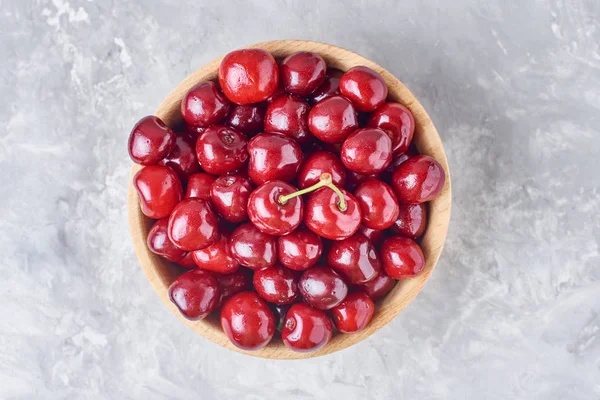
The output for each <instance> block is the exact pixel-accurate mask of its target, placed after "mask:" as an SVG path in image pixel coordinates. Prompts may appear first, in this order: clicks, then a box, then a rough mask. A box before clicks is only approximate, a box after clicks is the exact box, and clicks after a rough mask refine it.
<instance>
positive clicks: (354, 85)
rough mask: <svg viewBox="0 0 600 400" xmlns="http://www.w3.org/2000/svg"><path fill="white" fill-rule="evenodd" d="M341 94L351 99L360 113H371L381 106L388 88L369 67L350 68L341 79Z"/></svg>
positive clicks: (379, 76)
mask: <svg viewBox="0 0 600 400" xmlns="http://www.w3.org/2000/svg"><path fill="white" fill-rule="evenodd" d="M340 92H341V93H342V94H343V95H344V96H346V97H347V98H349V99H350V100H351V101H352V103H353V104H354V105H355V106H356V108H357V109H358V110H359V111H364V112H370V111H373V110H375V109H376V108H377V107H379V106H381V105H382V104H383V103H384V102H385V99H386V97H387V95H388V87H387V85H386V84H385V81H384V80H383V78H382V77H381V75H379V74H378V73H377V72H375V71H373V70H372V69H371V68H369V67H364V66H358V67H353V68H350V69H349V70H348V71H346V73H344V75H342V77H341V79H340Z"/></svg>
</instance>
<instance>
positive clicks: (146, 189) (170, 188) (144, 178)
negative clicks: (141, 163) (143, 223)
mask: <svg viewBox="0 0 600 400" xmlns="http://www.w3.org/2000/svg"><path fill="white" fill-rule="evenodd" d="M133 186H134V187H135V190H136V191H137V193H138V196H139V198H140V208H141V209H142V212H143V213H144V215H146V216H147V217H150V218H153V219H161V218H165V217H168V216H169V214H171V211H173V208H175V206H176V205H177V203H179V202H180V201H181V198H182V197H183V188H182V187H181V181H180V180H179V177H178V176H177V174H176V173H175V171H173V170H172V169H171V168H169V167H165V166H162V165H151V166H148V167H144V168H142V169H141V170H139V171H138V172H137V173H136V174H135V176H134V177H133Z"/></svg>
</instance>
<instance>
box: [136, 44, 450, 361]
mask: <svg viewBox="0 0 600 400" xmlns="http://www.w3.org/2000/svg"><path fill="white" fill-rule="evenodd" d="M249 47H254V48H256V47H257V48H261V49H264V50H266V51H269V52H270V53H271V54H273V56H275V57H276V58H279V57H285V56H287V55H289V54H292V53H295V52H297V51H312V52H315V53H318V54H320V55H321V56H322V57H323V58H324V59H325V61H326V62H327V66H328V67H332V68H337V69H340V70H342V71H346V70H348V69H349V68H351V67H354V66H357V65H366V66H368V67H370V68H372V69H374V70H375V71H377V72H379V73H380V74H381V76H382V77H383V79H384V80H385V81H386V83H387V85H388V88H389V96H388V98H389V100H391V101H396V102H399V103H402V104H404V105H405V106H406V107H408V108H409V109H410V111H411V112H412V113H413V115H414V117H415V122H416V131H415V136H414V139H413V142H414V143H415V145H416V147H417V149H418V150H419V152H420V153H421V154H427V155H429V156H431V157H433V158H435V159H436V160H437V161H438V162H439V163H440V164H441V165H442V166H443V167H444V170H445V171H446V185H445V186H444V188H443V190H442V192H441V194H440V196H439V197H438V198H437V199H435V200H434V201H432V202H431V203H430V205H429V223H428V226H427V231H426V232H425V235H424V236H423V238H422V241H421V248H422V249H423V253H424V254H425V260H426V262H425V268H424V270H423V272H421V274H420V275H419V276H417V277H415V278H412V279H406V280H402V281H400V282H398V284H397V285H396V286H395V288H394V289H393V290H392V291H391V292H390V293H389V294H388V295H387V296H386V297H385V298H384V299H382V300H381V301H379V302H378V305H377V310H376V312H375V315H374V316H373V320H372V321H371V323H370V324H369V325H368V326H367V327H366V328H365V329H364V330H362V331H360V332H358V333H354V334H341V333H337V334H334V336H333V338H332V340H331V342H330V343H328V344H327V345H326V346H325V347H324V348H322V349H321V350H318V351H315V352H311V353H297V352H294V351H291V350H289V349H288V348H287V347H285V346H284V345H283V343H282V342H281V339H279V338H278V337H274V338H273V340H272V341H271V343H270V344H269V345H268V346H266V347H265V348H263V349H261V350H258V351H252V352H248V351H243V350H240V349H238V348H237V347H235V346H234V345H232V344H231V343H230V342H229V340H228V339H227V337H226V336H225V334H224V333H223V331H222V330H221V326H220V323H219V321H218V318H216V317H212V318H208V319H206V320H203V321H188V320H186V319H185V318H183V317H182V316H181V314H180V313H179V311H178V310H177V308H176V307H175V306H174V305H173V304H172V303H171V301H170V300H169V296H168V288H169V285H170V284H171V282H173V281H174V280H175V278H176V277H177V276H178V275H179V274H180V273H181V269H179V268H177V267H176V266H174V265H172V264H170V263H169V262H167V261H165V260H164V259H162V258H160V257H158V256H156V255H155V254H153V253H152V252H150V251H149V250H148V247H147V246H146V237H147V234H148V231H149V229H150V226H151V225H152V220H150V219H149V218H147V217H146V216H144V214H142V212H141V210H140V207H139V205H138V198H137V194H136V192H135V189H134V188H133V185H132V184H131V179H130V180H129V193H128V209H129V228H130V231H131V237H132V239H133V245H134V247H135V252H136V254H137V257H138V259H139V261H140V264H141V266H142V269H143V270H144V273H145V274H146V277H147V278H148V280H149V281H150V284H151V285H152V287H153V288H154V290H155V291H156V293H157V294H158V296H159V297H160V298H161V299H162V301H163V302H164V303H165V305H166V306H167V307H168V308H169V309H170V310H171V311H172V312H173V313H174V314H175V315H177V317H178V318H179V319H180V320H181V321H182V322H183V323H185V324H186V325H188V326H189V327H191V328H192V329H193V330H195V331H196V332H198V333H199V334H200V335H202V336H204V337H206V338H207V339H209V340H210V341H212V342H215V343H217V344H219V345H221V346H224V347H227V348H229V349H232V350H235V351H239V352H241V353H245V354H249V355H252V356H257V357H264V358H275V359H298V358H309V357H316V356H321V355H324V354H329V353H333V352H335V351H338V350H341V349H344V348H346V347H348V346H351V345H353V344H355V343H358V342H360V341H361V340H364V339H365V338H367V337H369V336H371V335H372V334H373V333H375V332H377V331H378V330H379V329H381V328H382V327H384V326H385V325H386V324H387V323H388V322H390V321H391V320H392V319H393V318H394V317H395V316H396V315H398V313H400V311H402V310H403V309H404V307H406V306H407V305H408V303H410V302H411V300H412V299H414V298H415V296H416V295H417V294H418V293H419V292H420V291H421V289H422V288H423V286H424V285H425V282H426V281H427V279H428V278H429V276H430V275H431V272H432V271H433V268H434V267H435V264H436V263H437V260H438V258H439V257H440V253H441V252H442V247H443V246H444V240H445V239H446V233H447V231H448V224H449V222H450V205H451V190H450V174H449V172H450V171H449V168H448V161H447V160H446V154H445V153H444V148H443V146H442V142H441V140H440V137H439V135H438V133H437V131H436V129H435V127H434V126H433V123H432V122H431V119H430V118H429V116H428V115H427V113H426V112H425V110H424V109H423V106H421V103H419V101H418V100H417V99H416V98H415V97H414V96H413V95H412V93H411V92H410V91H409V90H408V89H407V88H406V87H405V86H404V85H403V84H402V82H400V81H399V80H398V79H396V78H395V77H394V76H392V74H390V73H389V72H387V71H386V70H385V69H383V68H382V67H380V66H379V65H377V64H375V63H374V62H372V61H370V60H368V59H366V58H364V57H362V56H359V55H358V54H355V53H352V52H351V51H348V50H345V49H342V48H339V47H335V46H331V45H328V44H325V43H317V42H309V41H304V40H276V41H271V42H264V43H259V44H255V45H253V46H249ZM221 59H222V57H219V58H217V59H216V60H213V61H211V62H210V63H208V64H206V65H205V66H203V67H201V68H200V69H198V70H197V71H196V72H194V73H193V74H191V75H190V76H189V77H187V78H186V79H185V80H184V81H183V82H181V83H180V84H179V86H177V87H176V88H175V90H173V92H171V94H169V95H168V96H167V98H166V99H165V100H164V101H163V102H162V104H161V105H160V106H159V107H158V109H157V110H156V113H155V115H156V116H158V117H160V118H161V119H162V120H163V121H164V122H165V123H166V124H167V125H169V126H174V125H177V124H178V123H180V122H181V115H180V111H179V105H180V102H181V99H182V98H183V96H184V95H185V93H186V92H187V91H188V90H189V89H190V88H191V87H192V86H194V85H195V84H196V83H198V82H201V81H208V80H216V79H217V70H218V68H219V64H220V62H221ZM139 169H140V166H139V165H136V164H134V165H133V167H132V168H131V177H133V175H134V174H135V173H136V172H137V171H138V170H139ZM169 323H171V322H170V321H169Z"/></svg>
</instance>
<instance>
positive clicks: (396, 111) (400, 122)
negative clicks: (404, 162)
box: [367, 103, 415, 154]
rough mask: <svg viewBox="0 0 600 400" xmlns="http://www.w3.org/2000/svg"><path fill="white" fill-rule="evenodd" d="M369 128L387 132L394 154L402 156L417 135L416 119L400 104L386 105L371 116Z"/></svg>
mask: <svg viewBox="0 0 600 400" xmlns="http://www.w3.org/2000/svg"><path fill="white" fill-rule="evenodd" d="M367 126H368V127H371V128H381V129H383V130H384V131H386V132H387V133H388V134H389V135H390V138H391V139H392V152H393V153H394V154H402V153H404V152H405V151H407V150H408V147H409V146H410V142H411V141H412V138H413V135H414V133H415V117H413V115H412V113H411V112H410V110H409V109H408V108H406V107H404V106H403V105H402V104H400V103H385V104H384V105H382V106H381V107H379V108H378V109H377V110H375V112H373V114H371V117H370V118H369V121H368V122H367Z"/></svg>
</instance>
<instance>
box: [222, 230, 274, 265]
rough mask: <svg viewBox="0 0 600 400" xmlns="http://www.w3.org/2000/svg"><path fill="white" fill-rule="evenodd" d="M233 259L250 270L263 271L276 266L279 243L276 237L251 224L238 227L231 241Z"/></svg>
mask: <svg viewBox="0 0 600 400" xmlns="http://www.w3.org/2000/svg"><path fill="white" fill-rule="evenodd" d="M229 246H230V249H231V254H232V255H233V257H234V258H235V259H236V260H237V261H238V262H239V263H240V264H242V265H243V266H245V267H248V268H250V269H254V270H257V269H262V268H267V267H271V266H273V265H275V262H276V261H277V243H276V238H275V236H271V235H268V234H266V233H263V232H261V231H260V230H258V228H257V227H255V226H254V225H253V224H251V223H246V224H243V225H240V226H238V227H237V228H236V229H235V230H234V231H233V233H232V234H231V238H230V239H229Z"/></svg>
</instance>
